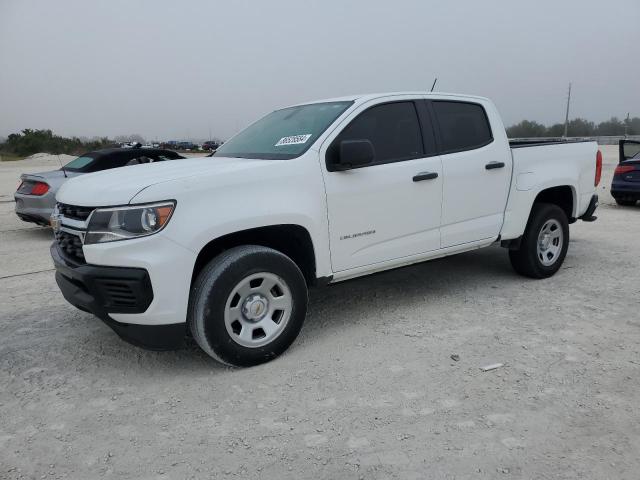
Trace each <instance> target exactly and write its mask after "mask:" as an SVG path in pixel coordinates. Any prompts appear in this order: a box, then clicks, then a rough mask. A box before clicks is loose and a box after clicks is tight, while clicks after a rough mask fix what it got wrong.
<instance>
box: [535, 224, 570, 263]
mask: <svg viewBox="0 0 640 480" xmlns="http://www.w3.org/2000/svg"><path fill="white" fill-rule="evenodd" d="M563 243H564V233H563V231H562V225H560V222H559V221H558V220H556V219H553V218H552V219H549V220H547V221H546V222H545V223H544V225H542V228H541V229H540V233H539V234H538V243H537V255H538V260H540V263H542V265H544V266H545V267H549V266H551V265H553V264H554V263H555V262H556V261H557V260H558V258H559V257H560V252H561V251H562V245H563Z"/></svg>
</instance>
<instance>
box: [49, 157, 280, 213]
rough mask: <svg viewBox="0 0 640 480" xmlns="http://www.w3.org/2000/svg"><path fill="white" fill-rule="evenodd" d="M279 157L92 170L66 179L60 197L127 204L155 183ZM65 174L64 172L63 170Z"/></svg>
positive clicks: (246, 166)
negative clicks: (92, 171)
mask: <svg viewBox="0 0 640 480" xmlns="http://www.w3.org/2000/svg"><path fill="white" fill-rule="evenodd" d="M278 161H279V160H249V159H245V158H228V157H197V158H189V159H184V160H180V161H167V162H155V163H148V164H144V165H132V166H126V167H120V168H113V169H111V170H105V171H102V172H96V173H88V174H85V175H81V176H80V177H77V178H74V179H70V180H68V181H67V182H65V183H64V184H63V185H62V187H60V190H59V191H58V193H57V194H56V200H57V201H59V202H61V203H66V204H69V205H80V206H85V207H105V206H112V205H125V204H127V203H129V202H130V201H131V199H132V198H133V197H135V196H136V195H137V194H138V193H139V192H141V191H142V190H144V189H145V188H147V187H150V186H151V185H157V184H159V183H164V182H170V181H172V180H178V179H184V178H188V177H196V176H197V177H201V176H205V175H215V176H216V177H218V176H220V175H226V174H230V173H232V172H238V171H242V170H251V169H255V168H256V167H259V166H267V165H268V164H270V163H272V162H278ZM61 173H62V172H61Z"/></svg>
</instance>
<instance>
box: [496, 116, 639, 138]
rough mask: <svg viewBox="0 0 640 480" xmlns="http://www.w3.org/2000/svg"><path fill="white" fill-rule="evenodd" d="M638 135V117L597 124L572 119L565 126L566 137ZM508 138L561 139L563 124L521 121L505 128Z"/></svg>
mask: <svg viewBox="0 0 640 480" xmlns="http://www.w3.org/2000/svg"><path fill="white" fill-rule="evenodd" d="M625 134H627V135H640V117H633V118H630V119H628V120H620V119H618V118H616V117H612V118H611V119H609V120H606V121H604V122H600V123H598V124H596V123H594V122H591V121H589V120H585V119H584V118H574V119H573V120H570V121H569V123H568V125H567V136H568V137H598V136H605V135H625ZM507 135H508V136H509V138H527V137H561V136H562V135H564V123H555V124H553V125H551V126H549V127H547V126H545V125H543V124H541V123H538V122H534V121H531V120H522V121H521V122H520V123H517V124H515V125H512V126H510V127H509V128H507Z"/></svg>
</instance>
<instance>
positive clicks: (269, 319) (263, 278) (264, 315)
mask: <svg viewBox="0 0 640 480" xmlns="http://www.w3.org/2000/svg"><path fill="white" fill-rule="evenodd" d="M292 309H293V297H292V296H291V290H290V289H289V287H288V286H287V284H286V282H285V281H284V280H283V279H282V278H280V277H279V276H277V275H274V274H273V273H268V272H261V273H255V274H253V275H249V276H247V277H245V278H243V279H242V280H240V282H238V284H237V285H236V286H235V287H234V288H233V290H231V293H230V294H229V297H228V298H227V302H226V304H225V308H224V325H225V327H226V329H227V333H228V334H229V336H230V337H231V338H232V339H233V341H234V342H236V343H237V344H239V345H242V346H243V347H248V348H257V347H261V346H263V345H266V344H268V343H271V342H272V341H274V340H275V339H276V338H278V336H280V334H281V333H282V332H283V331H284V329H285V327H286V326H287V323H288V322H289V318H290V317H291V311H292Z"/></svg>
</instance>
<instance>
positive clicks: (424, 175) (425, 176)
mask: <svg viewBox="0 0 640 480" xmlns="http://www.w3.org/2000/svg"><path fill="white" fill-rule="evenodd" d="M434 178H438V174H437V173H436V172H420V173H419V174H417V175H415V176H414V177H413V181H414V182H421V181H423V180H433V179H434Z"/></svg>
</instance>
